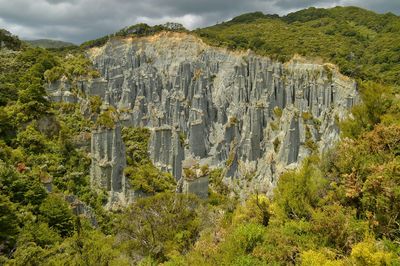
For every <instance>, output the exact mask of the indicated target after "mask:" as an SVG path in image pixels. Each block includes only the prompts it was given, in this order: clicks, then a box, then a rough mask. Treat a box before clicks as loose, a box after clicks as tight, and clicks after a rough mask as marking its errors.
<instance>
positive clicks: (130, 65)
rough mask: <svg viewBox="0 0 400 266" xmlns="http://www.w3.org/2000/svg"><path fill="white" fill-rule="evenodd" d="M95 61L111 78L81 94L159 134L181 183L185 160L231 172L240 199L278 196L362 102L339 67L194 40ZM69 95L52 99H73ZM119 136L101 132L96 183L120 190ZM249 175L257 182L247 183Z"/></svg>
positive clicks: (152, 44)
mask: <svg viewBox="0 0 400 266" xmlns="http://www.w3.org/2000/svg"><path fill="white" fill-rule="evenodd" d="M88 56H89V57H90V59H91V60H92V61H93V64H94V66H95V68H96V69H97V70H98V71H99V72H100V73H101V76H102V78H99V79H94V80H89V81H81V82H78V89H80V90H81V91H82V92H83V93H84V94H85V95H98V96H100V97H101V98H102V99H103V101H104V102H105V103H106V104H110V105H113V106H115V107H116V108H117V109H118V110H119V113H120V119H121V123H122V124H123V125H128V126H135V127H148V128H150V129H152V137H151V141H150V147H149V151H150V154H151V158H152V160H153V162H154V163H155V165H157V166H158V167H159V168H161V169H163V170H166V171H169V172H171V173H173V174H174V176H175V177H176V178H177V179H180V177H181V175H182V173H181V162H182V160H184V159H185V158H196V159H197V160H199V161H200V162H201V163H202V164H208V165H210V167H224V168H225V167H226V168H227V171H226V176H227V178H226V181H227V182H228V183H231V185H232V187H234V188H236V189H237V190H238V191H241V190H243V189H242V188H243V187H244V186H246V190H247V191H248V190H251V189H257V190H258V191H265V192H267V191H270V190H271V188H272V187H273V186H274V185H275V184H276V181H277V177H278V176H279V174H280V173H281V172H282V171H284V170H285V169H286V168H288V167H295V166H296V165H297V163H298V162H300V161H301V160H302V159H304V158H305V157H306V156H308V155H309V154H310V153H311V151H312V149H318V150H320V151H323V150H325V149H327V148H329V147H330V146H331V145H332V144H333V143H334V142H335V141H336V140H337V139H338V136H339V135H338V134H339V132H338V127H337V125H336V124H337V121H338V120H340V119H342V118H344V117H345V116H346V113H347V110H348V109H349V108H350V107H351V106H352V105H353V104H354V103H355V102H356V101H357V92H356V86H355V83H354V81H353V80H350V79H348V78H346V77H344V76H342V75H341V74H340V73H339V72H338V71H337V69H336V68H334V67H333V66H331V65H328V64H325V65H323V64H315V63H310V62H304V61H302V60H301V59H298V60H296V59H293V60H292V61H291V62H288V63H285V64H282V63H280V62H276V61H273V60H271V59H269V58H267V57H261V56H257V55H255V54H253V53H252V52H250V51H248V52H233V51H228V50H226V49H222V48H215V47H210V46H208V45H206V44H204V43H203V42H202V41H201V40H199V39H198V38H196V37H194V36H192V35H189V34H184V33H160V34H158V35H155V36H150V37H143V38H125V39H112V40H110V41H109V42H108V43H107V44H105V45H104V46H102V47H96V48H92V49H91V50H89V51H88ZM59 87H60V86H59ZM66 87H67V86H65V85H64V86H63V87H62V90H61V89H54V88H53V89H52V94H54V97H59V98H60V97H61V98H63V97H66V96H65V95H66V94H65V90H66ZM60 88H61V87H60ZM61 92H62V93H61ZM57 93H58V94H57ZM67 95H68V93H67ZM118 134H119V133H118V129H116V130H115V131H112V132H111V131H110V132H109V131H107V132H102V133H100V132H94V133H93V140H92V153H93V156H94V157H93V158H94V159H93V166H92V179H93V182H94V184H96V185H99V186H101V187H104V188H107V189H109V190H112V191H120V190H121V189H122V188H123V185H121V182H124V177H123V175H122V172H121V169H122V168H123V160H124V155H123V152H122V150H123V148H122V147H123V144H122V142H121V141H118V138H119V137H118V136H117V135H118ZM106 143H108V144H106ZM110 143H112V144H110ZM114 144H115V146H113V145H114ZM104 158H106V159H105V160H104ZM103 161H104V163H103ZM116 164H118V165H119V166H116ZM107 167H108V168H107ZM249 174H251V175H252V176H253V178H251V180H250V181H248V180H249V179H248V178H246V180H247V181H245V179H243V178H241V177H242V176H245V175H247V176H248V175H249ZM232 179H237V180H238V181H237V182H230V180H232ZM245 182H246V183H247V184H245Z"/></svg>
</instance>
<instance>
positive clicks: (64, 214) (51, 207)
mask: <svg viewBox="0 0 400 266" xmlns="http://www.w3.org/2000/svg"><path fill="white" fill-rule="evenodd" d="M39 210H40V220H41V221H44V222H46V223H48V224H49V226H50V228H54V229H55V230H56V231H57V232H59V233H60V235H61V236H63V237H65V236H69V235H71V234H72V233H73V232H74V216H73V214H72V211H71V209H70V207H69V205H68V203H67V202H66V201H65V200H64V199H63V198H62V197H61V196H60V195H57V194H50V195H49V196H48V197H47V199H46V200H44V202H43V203H42V204H41V205H40V208H39Z"/></svg>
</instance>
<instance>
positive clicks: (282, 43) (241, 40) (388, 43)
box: [195, 7, 400, 84]
mask: <svg viewBox="0 0 400 266" xmlns="http://www.w3.org/2000/svg"><path fill="white" fill-rule="evenodd" d="M195 33H196V34H198V35H199V36H200V37H201V38H202V39H204V40H205V41H206V42H207V43H210V44H212V45H217V46H225V47H228V48H231V49H252V50H253V51H255V52H257V53H259V54H263V55H269V56H272V57H274V58H276V59H279V60H281V61H288V60H290V59H291V58H292V57H293V55H294V54H299V55H302V56H305V57H308V58H312V59H316V58H322V59H323V60H324V61H329V62H332V63H335V64H337V65H338V66H339V68H340V70H341V72H342V73H344V74H345V75H347V76H351V77H356V78H360V79H363V80H366V79H368V80H375V81H379V82H388V83H392V84H399V78H398V77H399V75H400V18H399V17H398V16H396V15H394V14H391V13H388V14H383V15H381V14H376V13H374V12H371V11H367V10H364V9H361V8H357V7H335V8H331V9H317V8H309V9H305V10H301V11H298V12H294V13H291V14H288V15H286V16H283V17H279V16H277V15H264V14H262V13H261V12H256V13H249V14H244V15H241V16H239V17H236V18H234V19H232V20H231V21H228V22H224V23H221V24H217V25H215V26H211V27H208V28H203V29H198V30H196V31H195Z"/></svg>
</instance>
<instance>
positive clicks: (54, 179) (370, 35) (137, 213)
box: [0, 8, 400, 265]
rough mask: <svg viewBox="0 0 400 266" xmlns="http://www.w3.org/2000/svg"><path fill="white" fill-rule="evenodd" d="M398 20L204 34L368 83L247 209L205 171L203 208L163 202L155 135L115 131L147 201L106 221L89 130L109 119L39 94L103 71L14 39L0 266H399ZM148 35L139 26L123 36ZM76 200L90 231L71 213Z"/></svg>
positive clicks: (261, 19)
mask: <svg viewBox="0 0 400 266" xmlns="http://www.w3.org/2000/svg"><path fill="white" fill-rule="evenodd" d="M398 21H399V19H398V17H396V16H394V15H392V14H386V15H377V14H374V13H372V12H369V11H365V10H361V9H358V8H334V9H328V10H325V9H308V10H303V11H299V12H296V13H293V14H289V15H287V16H285V17H283V18H280V17H278V16H276V15H264V14H262V13H252V14H245V15H243V16H239V17H237V18H234V19H233V20H232V21H230V22H227V23H223V24H219V25H216V26H214V27H210V28H206V29H202V30H198V31H197V34H199V35H200V36H202V37H203V38H205V39H206V40H207V41H208V42H210V43H213V44H217V45H227V46H229V47H230V48H235V49H237V48H243V49H247V48H252V49H254V50H256V51H257V52H259V53H263V54H275V55H276V56H277V57H280V59H284V60H286V59H289V58H291V56H292V55H293V54H294V53H300V54H302V55H306V56H310V57H315V56H321V57H322V58H323V59H325V60H330V61H333V62H336V63H337V64H339V66H340V67H341V69H342V71H343V72H344V73H347V74H349V75H353V76H355V77H357V78H359V79H361V80H365V81H360V82H359V90H360V94H361V97H362V100H363V101H362V104H360V105H359V106H356V107H354V109H353V110H352V116H351V118H349V119H348V120H345V121H343V122H341V123H340V127H341V130H342V136H343V139H342V141H341V142H340V143H338V144H337V146H336V147H334V148H333V149H332V150H331V151H329V152H328V153H326V154H320V155H318V154H314V155H313V156H312V157H310V158H308V159H307V160H306V161H305V162H304V163H303V165H302V167H301V168H300V169H298V170H296V171H289V172H287V173H285V174H283V175H282V176H281V177H280V180H279V183H278V185H277V187H276V189H275V191H274V196H273V197H272V198H267V197H266V196H264V195H259V194H255V195H252V196H251V197H249V198H248V199H247V200H246V201H245V202H239V201H238V199H237V197H235V196H234V195H233V192H231V191H229V189H228V187H227V186H225V184H224V183H223V182H222V177H223V172H224V171H223V169H212V170H210V181H211V186H210V191H209V198H208V199H207V200H200V199H198V198H196V197H194V196H188V195H182V194H175V193H171V190H172V189H173V187H174V186H173V183H174V180H173V178H172V177H171V176H170V175H168V174H165V173H163V172H161V171H160V170H158V169H157V168H156V167H155V166H154V165H153V164H152V162H151V160H150V158H149V155H148V153H147V146H148V141H149V137H150V134H149V131H148V130H147V129H140V128H123V138H124V142H125V145H126V154H127V167H126V169H125V174H126V176H127V177H128V178H129V179H130V181H131V185H132V187H133V188H134V189H136V190H139V191H142V192H145V193H147V194H148V195H151V196H148V197H145V198H142V199H139V200H137V201H136V202H135V203H133V204H131V206H129V207H128V208H127V209H126V210H124V211H122V212H110V211H106V210H105V209H104V208H103V206H104V204H105V203H106V195H105V193H104V192H103V191H101V190H94V189H91V188H90V187H89V165H90V160H89V158H88V150H87V148H88V140H89V139H90V131H91V129H92V128H93V127H95V128H98V127H102V128H112V127H114V122H115V121H114V120H115V119H116V117H115V116H117V115H118V114H117V113H116V110H114V109H112V108H111V107H108V108H105V107H104V106H102V103H101V99H100V98H99V97H91V98H89V99H87V100H88V108H89V110H88V112H84V113H85V115H83V114H82V113H81V110H80V106H79V105H78V104H72V103H52V102H50V101H49V100H48V98H47V97H46V92H45V89H44V85H45V84H46V83H47V82H51V81H55V80H58V79H60V78H63V77H64V78H67V79H69V80H70V81H72V84H75V83H74V82H73V81H74V80H76V79H79V78H92V77H96V76H97V75H98V73H97V72H96V71H95V70H93V69H92V67H91V64H90V61H89V60H88V59H86V58H85V57H84V56H83V55H82V53H81V51H80V50H79V49H72V50H68V49H67V50H59V51H50V50H45V49H40V48H29V47H25V46H23V45H21V43H20V42H19V41H18V40H17V39H16V38H15V37H12V39H10V40H11V41H9V42H8V46H7V51H2V50H0V264H6V265H132V264H133V265H135V264H139V265H156V264H159V263H162V264H163V265H293V264H302V265H400V260H399V257H400V244H399V243H400V227H399V226H400V160H399V158H400V157H399V156H400V98H399V96H398V94H397V88H396V87H395V86H396V85H397V84H398V83H397V82H398V81H397V79H396V77H397V78H398V74H399V73H398V71H399V64H398V63H399V52H400V51H399V46H398V45H399V43H400V42H398V40H399V35H398V33H399V31H400V25H399V22H398ZM142 30H143V31H142ZM151 32H154V31H152V30H150V28H148V26H143V25H142V26H138V28H135V27H134V28H127V29H125V33H121V34H122V35H121V36H126V35H130V34H139V35H138V36H142V35H141V34H143V35H146V34H151ZM0 33H1V32H0ZM123 34H125V35H123ZM6 35H7V36H6ZM1 36H3V35H0V37H1ZM4 36H6V38H9V36H10V35H9V34H8V33H7V34H5V35H4ZM108 38H109V37H107V39H108ZM7 40H8V39H7ZM332 43H335V45H331V44H332ZM96 44H99V42H98V41H94V42H92V43H87V44H86V45H84V47H89V46H91V45H96ZM9 49H11V50H15V51H10V50H9ZM368 80H374V82H372V81H368ZM377 81H382V82H384V83H386V85H383V84H381V83H378V82H377ZM74 92H75V93H77V94H78V93H82V92H80V91H78V90H77V89H74ZM81 96H84V95H81ZM277 111H278V110H277ZM303 118H304V117H303ZM304 119H305V118H304ZM207 171H208V169H207ZM49 184H51V186H49ZM71 195H74V196H76V197H77V198H79V200H81V201H82V202H83V204H85V205H86V206H89V207H90V208H91V209H92V210H93V212H94V214H95V219H96V222H93V221H91V220H90V219H89V218H88V217H87V216H85V215H76V213H75V212H74V211H75V209H74V208H73V206H72V204H71V203H70V202H69V201H68V198H69V197H70V196H71Z"/></svg>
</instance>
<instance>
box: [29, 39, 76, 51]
mask: <svg viewBox="0 0 400 266" xmlns="http://www.w3.org/2000/svg"><path fill="white" fill-rule="evenodd" d="M25 42H26V43H28V44H29V45H31V46H33V47H40V48H46V49H48V48H54V49H57V48H64V47H71V46H72V47H73V46H76V45H75V44H73V43H70V42H63V41H58V40H48V39H39V40H27V41H25Z"/></svg>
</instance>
